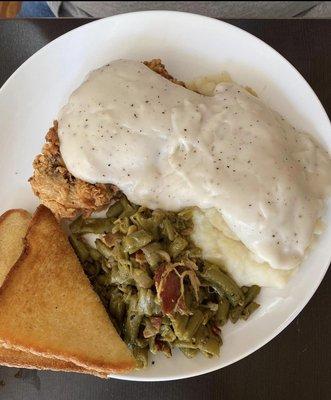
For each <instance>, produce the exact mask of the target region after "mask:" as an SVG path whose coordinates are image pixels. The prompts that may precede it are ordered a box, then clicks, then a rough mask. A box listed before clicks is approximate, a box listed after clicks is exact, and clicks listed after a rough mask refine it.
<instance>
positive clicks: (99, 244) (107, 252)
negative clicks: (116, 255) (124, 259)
mask: <svg viewBox="0 0 331 400" xmlns="http://www.w3.org/2000/svg"><path fill="white" fill-rule="evenodd" d="M95 246H96V248H97V250H98V251H99V253H100V254H101V255H102V256H103V257H105V258H107V259H108V258H110V257H111V255H112V250H111V249H110V248H109V247H108V246H107V245H106V244H105V243H104V242H103V241H102V240H100V239H96V241H95Z"/></svg>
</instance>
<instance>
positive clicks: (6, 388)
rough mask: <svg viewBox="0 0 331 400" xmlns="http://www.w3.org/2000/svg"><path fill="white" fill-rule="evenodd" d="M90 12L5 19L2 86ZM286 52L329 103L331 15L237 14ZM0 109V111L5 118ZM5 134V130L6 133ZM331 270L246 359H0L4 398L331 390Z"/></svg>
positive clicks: (302, 394) (298, 394)
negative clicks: (212, 363)
mask: <svg viewBox="0 0 331 400" xmlns="http://www.w3.org/2000/svg"><path fill="white" fill-rule="evenodd" d="M87 22H89V20H85V19H79V20H72V19H66V20H12V21H5V20H2V21H0V86H1V85H2V84H3V83H4V82H5V80H6V79H7V78H8V77H9V76H10V75H11V74H12V73H13V72H14V71H15V69H16V68H17V67H19V66H20V65H21V64H22V62H23V61H25V60H26V59H27V58H28V57H30V56H31V55H32V54H33V53H34V52H36V51H37V50H38V49H39V48H41V47H42V46H44V45H45V44H47V43H48V42H50V41H51V40H53V39H55V38H56V37H58V36H60V35H62V34H63V33H65V32H67V31H69V30H71V29H73V28H76V27H78V26H80V25H82V24H85V23H87ZM229 22H230V23H232V24H234V25H236V26H239V27H240V28H242V29H245V30H246V31H248V32H250V33H252V34H254V35H256V36H257V37H259V38H261V39H262V40H264V41H265V42H267V43H268V44H270V45H271V46H272V47H274V48H275V49H276V50H278V51H279V52H280V53H281V54H282V55H283V56H285V57H286V58H287V59H288V60H289V61H290V62H291V63H292V64H293V65H294V66H295V67H296V68H297V69H298V70H299V71H300V72H301V73H302V75H303V76H304V77H305V78H306V79H307V81H308V82H309V83H310V85H311V86H312V88H313V89H314V90H315V92H316V93H317V95H318V97H319V98H320V100H321V102H322V103H323V105H324V107H325V109H326V111H327V112H328V113H329V116H330V110H331V73H330V71H331V56H330V50H331V21H330V20H231V21H229ZM1 117H2V116H1V115H0V118H1ZM1 134H3V133H1ZM330 288H331V274H330V273H328V274H327V276H326V277H325V278H324V280H323V282H322V284H321V286H320V287H319V288H318V290H317V292H316V294H315V295H314V297H313V298H312V300H311V301H310V302H309V303H308V305H307V306H306V307H305V309H304V310H303V311H302V313H301V314H300V315H299V316H298V317H297V318H296V319H295V320H294V321H293V322H292V323H291V325H290V326H289V327H287V328H286V329H285V331H283V332H282V333H281V334H280V335H278V336H277V337H276V338H275V339H274V340H272V341H271V342H270V343H268V344H267V345H266V346H264V347H263V348H262V349H260V350H258V351H257V352H255V353H254V354H252V355H250V356H249V357H246V358H245V359H243V360H241V361H239V362H237V363H235V364H233V365H231V366H229V367H227V368H225V369H222V370H220V371H217V372H214V373H210V374H207V375H204V376H200V377H197V378H192V379H186V380H182V381H175V382H163V383H139V382H137V383H135V382H124V381H119V380H115V379H110V380H108V381H103V380H101V379H98V378H93V377H87V376H80V375H76V374H64V373H53V372H36V371H27V370H21V371H20V372H19V374H18V376H15V375H17V371H18V370H17V369H9V368H4V367H0V399H1V400H2V399H3V400H10V399H13V400H18V399H24V400H32V399H36V400H37V399H38V400H39V399H45V400H55V399H61V400H65V399H72V400H75V399H79V400H86V399H97V400H104V399H116V400H117V399H125V400H131V399H132V400H133V399H134V400H137V399H140V398H143V399H144V400H152V399H153V400H154V399H157V400H163V399H177V398H178V399H190V400H194V399H199V400H200V399H224V400H227V399H231V400H232V399H235V400H240V399H246V400H250V399H254V400H265V399H268V400H273V399H275V400H282V399H291V400H296V399H300V400H304V399H307V400H312V399H314V400H317V399H323V400H324V399H325V400H326V399H330V398H331V373H330V371H331V357H330V353H331V341H330V338H329V335H330V333H331V332H330V327H331V312H330V310H331V296H330V294H329V293H330V292H329V290H330Z"/></svg>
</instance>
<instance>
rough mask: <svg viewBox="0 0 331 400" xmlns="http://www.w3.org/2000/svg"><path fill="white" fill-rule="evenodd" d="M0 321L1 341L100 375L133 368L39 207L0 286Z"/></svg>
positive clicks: (63, 240)
mask: <svg viewBox="0 0 331 400" xmlns="http://www.w3.org/2000/svg"><path fill="white" fill-rule="evenodd" d="M82 307H85V308H84V309H83V311H82ZM85 310H87V311H85ZM0 321H2V323H1V324H0V343H1V344H2V345H4V346H7V347H11V348H13V349H16V350H22V351H26V352H31V353H33V354H36V355H40V356H43V357H50V358H57V359H59V360H64V361H69V362H72V363H74V364H76V365H78V366H81V367H82V368H84V369H88V370H91V369H92V370H94V371H97V372H99V373H101V374H109V373H112V372H115V373H121V372H126V371H129V370H132V369H133V368H134V367H135V361H134V359H133V357H132V355H131V353H130V351H129V350H128V348H127V347H126V345H125V344H124V342H122V340H121V339H120V337H119V336H118V334H117V332H116V330H115V328H114V327H113V326H112V324H111V322H110V320H109V317H108V315H107V313H106V311H105V309H104V307H103V305H102V303H101V301H100V299H99V297H98V296H97V294H96V293H95V292H94V291H93V288H92V287H91V285H90V283H89V280H88V278H87V277H86V276H85V274H84V272H83V270H82V267H81V266H80V264H79V261H78V259H77V257H76V255H75V254H74V252H73V250H72V248H71V246H70V244H69V241H68V239H67V237H66V236H65V234H64V232H63V231H62V230H61V228H60V226H59V225H58V223H57V222H56V220H55V218H54V216H53V215H52V213H51V212H50V211H49V210H48V209H47V208H46V207H44V206H39V207H38V209H37V211H36V213H35V214H34V216H33V218H32V221H31V224H30V227H29V230H28V233H27V236H26V239H25V247H24V251H23V252H22V254H21V256H20V257H19V259H18V260H17V262H16V263H15V265H14V266H13V267H12V269H11V270H10V272H9V273H8V275H7V277H6V279H5V281H4V283H3V285H2V287H1V288H0ZM77 324H80V326H77ZM75 335H76V337H75V338H74V337H73V336H75ZM87 342H88V343H87Z"/></svg>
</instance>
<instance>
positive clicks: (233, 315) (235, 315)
mask: <svg viewBox="0 0 331 400" xmlns="http://www.w3.org/2000/svg"><path fill="white" fill-rule="evenodd" d="M243 309H244V307H243V306H236V307H234V308H233V309H232V310H230V314H229V317H230V321H231V322H232V323H233V324H235V323H236V322H237V321H238V320H239V318H240V316H241V313H242V312H243Z"/></svg>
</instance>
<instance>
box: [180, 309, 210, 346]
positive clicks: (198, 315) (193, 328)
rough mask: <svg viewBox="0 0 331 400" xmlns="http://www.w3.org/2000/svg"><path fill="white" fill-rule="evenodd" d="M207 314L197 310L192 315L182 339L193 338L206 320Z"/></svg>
mask: <svg viewBox="0 0 331 400" xmlns="http://www.w3.org/2000/svg"><path fill="white" fill-rule="evenodd" d="M204 316H205V314H204V313H203V312H202V311H201V310H195V311H194V313H193V315H191V316H190V318H189V320H188V322H187V324H186V327H185V331H184V332H183V334H182V340H191V338H192V337H193V336H194V335H195V333H196V332H197V330H198V329H199V327H200V326H201V324H202V322H203V320H204Z"/></svg>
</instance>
